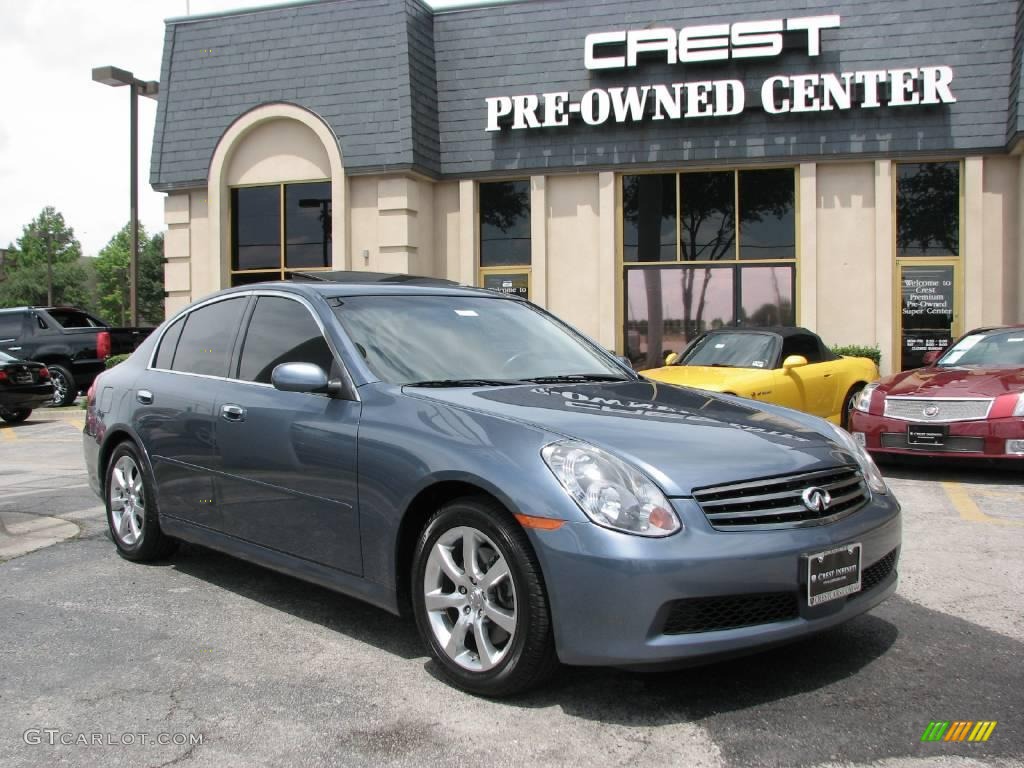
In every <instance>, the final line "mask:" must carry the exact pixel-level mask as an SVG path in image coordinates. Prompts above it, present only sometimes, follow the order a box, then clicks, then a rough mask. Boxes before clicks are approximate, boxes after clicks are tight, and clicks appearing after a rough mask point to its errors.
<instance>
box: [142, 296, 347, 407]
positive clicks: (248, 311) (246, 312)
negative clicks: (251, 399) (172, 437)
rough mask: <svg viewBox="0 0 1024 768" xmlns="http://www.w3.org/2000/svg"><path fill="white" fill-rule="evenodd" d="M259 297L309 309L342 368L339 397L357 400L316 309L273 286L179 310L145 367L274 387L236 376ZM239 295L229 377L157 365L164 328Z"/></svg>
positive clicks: (207, 300) (341, 359)
mask: <svg viewBox="0 0 1024 768" xmlns="http://www.w3.org/2000/svg"><path fill="white" fill-rule="evenodd" d="M260 296H273V297H276V298H283V299H291V300H292V301H296V302H298V303H299V304H301V305H302V306H303V307H305V308H306V311H307V312H309V314H310V315H312V317H313V322H315V323H316V325H317V327H318V328H319V329H320V334H321V335H322V336H323V337H324V340H325V341H326V342H327V346H328V348H329V349H330V350H331V355H332V356H333V358H334V361H335V363H337V365H338V368H339V370H340V371H341V380H342V385H343V389H342V393H341V395H340V396H339V399H344V400H351V401H354V402H359V400H360V397H359V393H358V391H357V389H356V387H355V383H354V382H353V380H352V376H351V374H350V373H349V369H348V366H347V365H346V364H345V359H344V357H343V356H342V355H341V353H340V352H339V351H338V347H337V345H336V344H335V343H334V340H333V339H332V338H331V335H330V334H329V333H328V332H327V328H326V326H325V325H324V323H323V321H322V320H321V319H320V316H319V315H318V314H317V313H316V310H315V309H314V308H313V305H312V304H311V303H310V302H309V301H308V300H307V299H306V297H305V296H301V295H299V294H297V293H290V292H288V291H282V290H276V289H273V288H269V289H267V288H264V289H260V288H254V289H250V290H239V291H232V292H231V293H224V294H220V295H217V296H212V297H210V298H209V299H206V300H205V301H202V302H199V303H197V304H193V305H191V306H189V307H186V308H185V309H183V310H181V311H180V312H178V313H177V314H175V315H174V316H173V317H171V318H169V319H168V320H167V321H165V322H164V324H163V325H162V326H161V327H160V329H159V337H158V338H157V341H156V344H154V345H153V351H152V352H151V353H150V356H149V360H148V361H147V362H146V370H147V371H155V372H158V373H170V374H174V375H176V376H193V377H196V378H200V379H212V380H214V381H229V382H231V383H233V384H246V385H248V386H253V387H264V388H268V387H269V388H270V389H274V385H273V384H268V383H265V382H260V381H246V380H244V379H239V378H238V370H239V365H240V363H241V355H240V352H241V341H242V340H243V339H244V338H245V334H247V333H248V332H249V321H250V320H251V319H252V313H253V310H254V309H255V307H256V299H258V298H259V297H260ZM240 297H241V298H244V299H245V300H246V306H245V308H244V309H243V310H242V320H241V322H240V323H239V324H238V328H237V329H235V336H234V339H233V340H232V343H231V357H230V360H229V363H228V376H214V375H212V374H208V373H191V372H189V371H175V370H172V369H170V368H157V367H156V356H157V353H158V352H159V351H160V346H161V345H162V344H163V341H164V336H165V335H166V334H167V331H168V330H169V329H170V327H171V326H172V325H174V324H175V323H176V322H177V321H178V320H181V319H184V318H186V317H187V316H188V315H191V314H192V313H193V312H195V311H196V310H199V309H202V308H203V307H207V306H209V305H211V304H216V303H217V302H220V301H227V300H229V299H235V298H240ZM186 322H187V320H186ZM243 331H244V333H243ZM179 338H180V337H179ZM173 364H174V360H173V359H172V360H171V365H173ZM327 373H328V375H330V371H328V372H327ZM308 394H313V393H308ZM318 396H319V395H318Z"/></svg>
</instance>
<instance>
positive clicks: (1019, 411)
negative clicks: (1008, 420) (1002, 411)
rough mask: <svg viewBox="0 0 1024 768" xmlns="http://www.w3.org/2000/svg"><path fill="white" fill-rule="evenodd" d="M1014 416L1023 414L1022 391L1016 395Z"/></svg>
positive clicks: (1023, 397)
mask: <svg viewBox="0 0 1024 768" xmlns="http://www.w3.org/2000/svg"><path fill="white" fill-rule="evenodd" d="M1013 415H1014V416H1024V393H1021V394H1019V395H1017V405H1015V406H1014V407H1013Z"/></svg>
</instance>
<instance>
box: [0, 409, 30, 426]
mask: <svg viewBox="0 0 1024 768" xmlns="http://www.w3.org/2000/svg"><path fill="white" fill-rule="evenodd" d="M31 415H32V409H31V408H12V409H11V410H9V411H0V419H3V420H4V421H6V422H7V423H8V424H21V422H23V421H25V420H26V419H27V418H28V417H29V416H31Z"/></svg>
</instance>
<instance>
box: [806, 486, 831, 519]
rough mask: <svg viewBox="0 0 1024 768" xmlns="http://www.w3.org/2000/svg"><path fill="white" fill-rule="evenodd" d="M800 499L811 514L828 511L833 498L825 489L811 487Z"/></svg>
mask: <svg viewBox="0 0 1024 768" xmlns="http://www.w3.org/2000/svg"><path fill="white" fill-rule="evenodd" d="M800 499H801V500H802V501H803V503H804V506H805V507H807V509H809V510H810V511H811V512H818V513H821V512H824V511H825V510H826V509H828V507H829V505H830V504H831V503H832V496H831V495H830V494H829V492H828V491H826V490H825V489H824V488H817V487H811V488H807V489H806V490H805V491H804V492H803V493H802V494H800Z"/></svg>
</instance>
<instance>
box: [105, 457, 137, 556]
mask: <svg viewBox="0 0 1024 768" xmlns="http://www.w3.org/2000/svg"><path fill="white" fill-rule="evenodd" d="M108 496H109V498H110V514H111V517H112V518H113V523H114V524H113V529H114V533H115V535H116V536H117V538H118V539H119V540H120V542H121V543H122V544H124V545H125V546H129V547H130V546H133V545H134V544H136V543H137V542H138V541H139V539H141V538H142V528H143V526H144V525H145V524H146V498H145V494H144V492H143V483H142V471H141V470H140V469H139V466H138V464H136V463H135V461H134V459H132V457H131V456H122V457H121V458H119V459H118V460H117V463H116V464H115V465H114V471H113V472H112V473H111V475H110V490H109V491H108Z"/></svg>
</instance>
